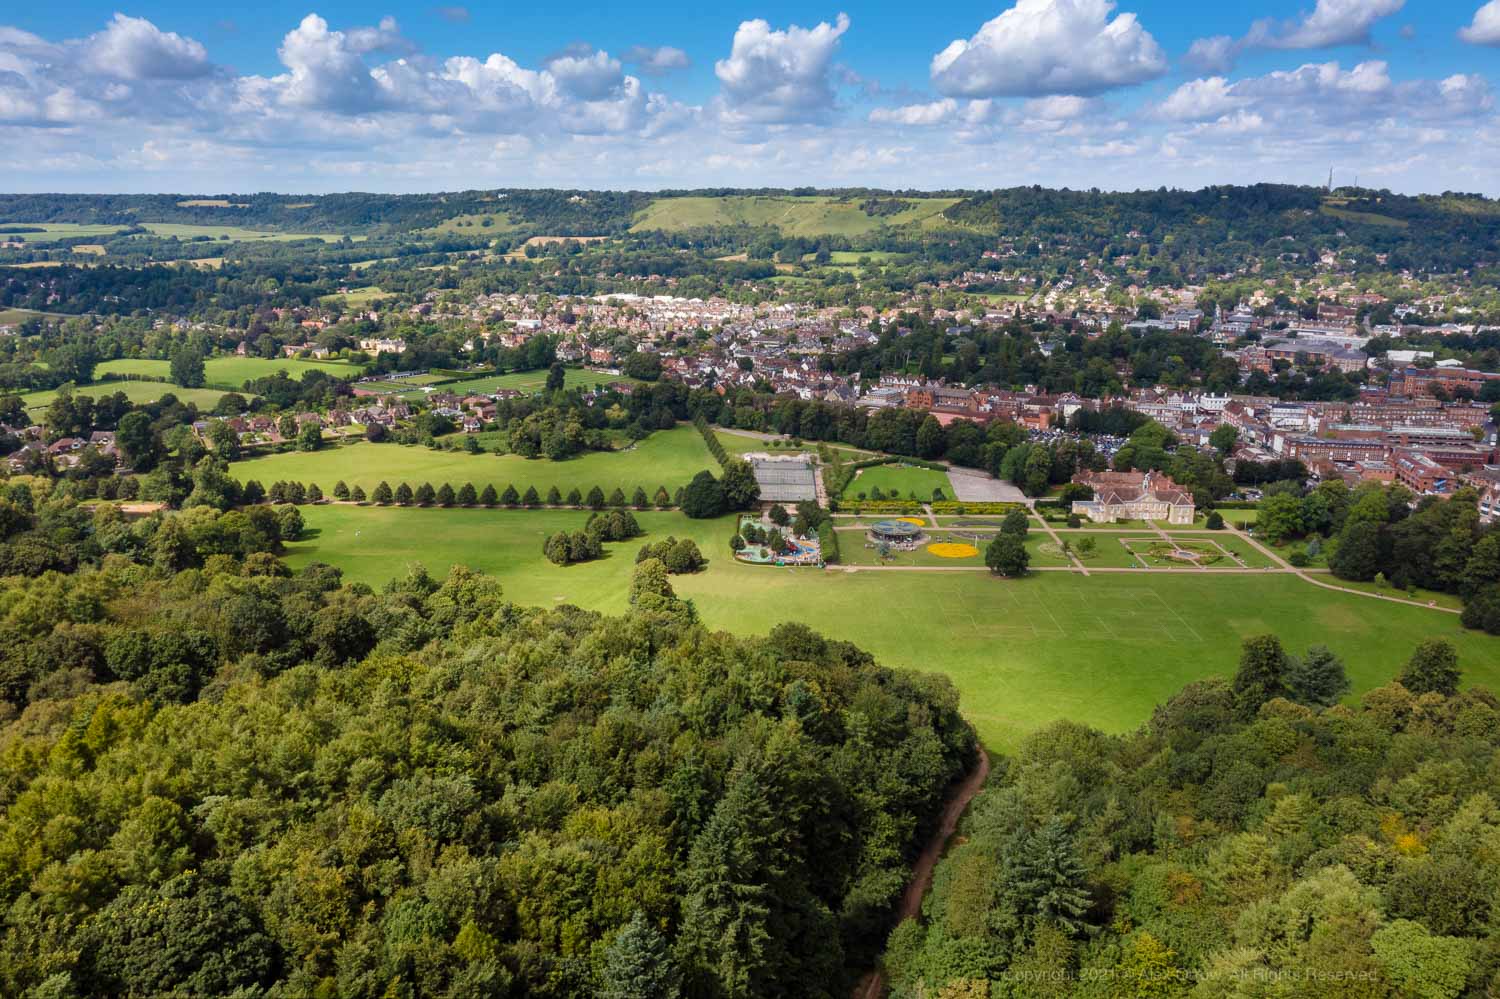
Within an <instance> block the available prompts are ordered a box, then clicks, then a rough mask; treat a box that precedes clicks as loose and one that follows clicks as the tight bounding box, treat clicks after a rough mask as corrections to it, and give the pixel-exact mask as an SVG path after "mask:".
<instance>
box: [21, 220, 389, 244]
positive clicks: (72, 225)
mask: <svg viewBox="0 0 1500 999" xmlns="http://www.w3.org/2000/svg"><path fill="white" fill-rule="evenodd" d="M0 225H25V226H30V225H35V226H36V227H37V228H39V229H42V230H44V231H43V232H24V233H16V234H13V235H12V236H11V238H13V239H14V238H17V237H19V238H20V239H21V240H23V241H24V242H27V243H36V244H42V243H55V242H57V241H58V240H59V239H75V238H77V237H79V236H97V237H109V236H113V235H115V234H116V233H119V232H123V231H124V230H126V229H128V228H129V226H124V225H95V224H92V223H88V224H84V223H76V222H24V221H21V220H19V219H11V220H9V221H8V222H4V223H0ZM141 227H142V228H143V229H146V230H147V231H149V232H150V233H151V234H152V235H154V236H176V237H177V238H178V239H192V238H194V237H196V236H207V237H208V238H209V239H220V238H221V237H224V236H227V237H229V241H230V242H235V241H240V242H250V241H255V240H270V241H273V242H290V241H292V240H297V239H321V240H323V242H325V243H336V242H338V241H339V240H341V239H343V238H344V237H343V235H342V234H339V233H306V232H303V233H297V232H268V231H265V230H262V229H246V228H245V227H244V226H238V225H194V224H189V223H176V222H143V223H141ZM350 238H351V239H353V240H354V241H355V242H359V241H361V240H363V239H364V238H365V237H364V236H351V237H350Z"/></svg>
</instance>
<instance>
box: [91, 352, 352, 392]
mask: <svg viewBox="0 0 1500 999" xmlns="http://www.w3.org/2000/svg"><path fill="white" fill-rule="evenodd" d="M361 370H363V369H362V368H360V367H359V366H357V365H353V364H347V363H345V362H343V361H304V360H300V359H298V358H274V359H273V358H265V357H211V358H209V359H208V360H207V361H205V362H204V364H203V373H204V376H205V378H206V379H207V380H208V386H209V387H210V388H216V389H225V390H233V391H239V390H240V387H241V386H242V385H244V384H245V382H247V381H253V380H254V379H257V378H267V377H269V376H271V375H274V374H275V373H276V372H278V371H285V372H286V373H287V374H288V375H290V376H291V377H293V378H301V377H302V375H303V373H304V372H308V371H322V372H326V373H327V374H329V375H332V376H333V377H335V378H347V377H349V376H350V375H357V374H359V373H360V371H361ZM171 374H172V363H171V362H170V361H158V360H152V359H149V358H122V359H119V360H114V361H105V362H104V363H103V364H100V365H99V366H98V368H96V369H95V371H94V377H96V378H100V377H103V376H104V375H152V376H154V377H158V378H168V377H170V376H171Z"/></svg>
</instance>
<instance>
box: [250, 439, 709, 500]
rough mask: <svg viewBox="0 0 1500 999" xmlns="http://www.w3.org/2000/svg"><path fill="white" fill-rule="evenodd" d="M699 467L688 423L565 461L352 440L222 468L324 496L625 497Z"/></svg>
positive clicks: (681, 478)
mask: <svg viewBox="0 0 1500 999" xmlns="http://www.w3.org/2000/svg"><path fill="white" fill-rule="evenodd" d="M705 469H707V470H709V471H712V472H714V473H715V474H718V471H719V465H718V462H716V461H714V459H713V456H712V455H710V454H709V453H708V448H707V447H705V446H704V444H703V438H702V437H700V436H699V435H698V431H697V430H695V429H693V428H692V427H689V426H681V427H677V428H676V429H674V430H659V431H657V432H656V433H654V434H652V435H651V436H650V437H648V438H646V439H645V440H643V441H640V442H639V443H637V444H636V445H635V447H633V448H631V449H629V450H626V451H591V452H585V453H584V454H582V455H579V456H578V457H576V458H569V459H567V460H566V461H548V460H546V459H544V458H522V457H520V456H518V455H514V454H506V455H495V454H477V455H475V454H468V453H466V452H463V451H434V450H432V449H431V448H425V447H415V446H413V447H407V446H403V445H400V444H369V443H356V444H348V445H344V446H342V447H329V448H324V449H323V450H321V451H312V452H308V451H289V452H286V453H283V454H272V455H266V456H264V457H258V458H252V459H250V460H248V461H240V462H236V463H235V464H234V465H233V466H232V467H231V470H230V474H232V475H233V476H234V477H235V478H237V479H239V480H240V481H242V482H243V481H245V480H247V479H257V480H259V481H260V482H261V484H263V485H266V486H269V485H270V484H271V483H272V482H275V481H277V480H279V479H285V480H288V481H292V480H295V481H297V482H302V483H304V484H305V483H309V482H316V483H317V484H318V485H319V486H321V487H322V488H323V491H324V492H325V493H327V492H329V491H331V490H332V488H333V486H334V484H335V483H337V482H338V481H339V480H341V479H342V480H343V481H344V482H346V483H347V484H348V485H349V486H350V487H353V486H355V485H359V486H362V487H364V490H365V492H367V493H368V492H371V491H372V490H374V488H375V487H376V486H377V485H378V484H379V483H381V482H386V483H389V484H390V487H391V488H392V489H395V488H396V487H397V486H398V485H399V484H400V483H402V482H405V483H407V484H408V485H410V486H411V487H412V488H413V489H416V488H417V487H418V486H420V485H421V484H422V483H424V482H429V483H431V484H432V486H433V488H438V487H440V486H441V485H442V484H443V483H445V482H446V483H448V484H449V485H451V486H453V488H454V489H457V488H459V487H460V486H462V485H463V484H464V483H465V482H472V483H473V484H474V487H475V488H476V489H483V488H484V487H485V486H486V485H493V486H494V487H495V488H496V489H497V490H504V489H505V487H506V486H508V485H513V486H515V487H516V490H517V491H518V492H521V493H524V492H525V491H526V487H527V486H535V487H536V490H537V492H538V493H540V494H541V495H542V496H546V494H547V490H548V489H550V488H551V487H552V486H556V487H557V488H558V489H559V490H560V491H562V493H563V494H564V495H566V494H567V493H568V491H569V490H571V489H575V488H576V489H578V490H579V491H581V492H583V493H585V494H587V492H588V491H589V489H591V488H592V487H594V486H598V487H600V488H601V489H603V490H604V492H605V493H606V494H608V493H609V492H610V491H611V490H613V489H615V488H616V487H619V488H621V489H623V490H624V491H625V494H626V496H630V495H631V494H632V493H633V492H634V491H635V487H636V486H640V487H642V488H644V489H645V490H646V493H647V494H648V495H654V494H655V492H656V489H657V487H658V486H666V487H667V490H668V491H669V492H675V491H676V489H677V487H678V486H685V485H687V483H688V481H689V480H691V479H692V477H693V476H694V475H696V474H697V473H698V472H701V471H704V470H705Z"/></svg>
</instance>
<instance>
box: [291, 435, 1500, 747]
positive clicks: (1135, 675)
mask: <svg viewBox="0 0 1500 999" xmlns="http://www.w3.org/2000/svg"><path fill="white" fill-rule="evenodd" d="M350 450H357V449H352V448H351V449H350ZM302 512H303V517H304V519H305V520H306V522H307V524H308V525H309V527H310V528H311V529H312V530H313V531H314V532H316V533H315V535H314V536H313V537H312V538H310V539H309V540H307V541H303V542H299V543H297V544H294V545H292V546H291V551H290V555H289V560H290V562H291V563H292V564H293V565H294V566H297V565H303V564H306V563H307V562H310V561H315V560H316V561H325V562H329V563H332V564H334V565H338V566H341V567H342V568H344V570H345V572H346V573H347V578H349V579H351V580H361V581H364V582H367V583H370V584H372V585H380V584H382V583H384V582H385V581H386V580H388V579H390V578H392V577H395V576H398V575H401V574H402V573H404V572H405V571H406V569H407V567H408V566H409V565H410V564H411V563H414V562H418V561H420V562H422V563H423V564H425V565H426V566H427V568H428V570H429V571H430V572H432V573H433V574H441V573H443V572H445V571H446V570H447V567H448V566H449V565H451V564H453V563H455V562H462V563H464V564H467V565H470V566H473V567H474V568H476V569H481V570H484V571H486V572H489V573H492V574H494V575H495V576H496V577H498V578H499V580H500V581H501V583H502V585H503V586H504V587H505V590H506V593H507V594H508V595H509V596H510V598H511V599H513V600H515V601H516V602H518V603H522V604H529V605H544V606H555V605H558V604H561V603H572V604H577V605H579V606H582V607H588V608H591V609H597V610H601V611H606V612H610V613H618V612H620V611H622V610H624V609H625V606H626V594H627V590H628V586H629V578H630V572H631V569H632V566H633V563H634V559H635V552H636V550H637V548H638V547H639V545H638V543H637V542H628V543H625V544H622V545H612V546H610V548H611V554H610V557H608V558H606V559H603V560H601V561H598V562H592V563H587V564H584V565H576V566H568V567H566V568H561V567H557V566H553V565H550V564H549V563H547V562H546V561H545V560H544V559H543V558H542V555H541V541H542V537H543V536H544V535H545V534H546V533H548V532H549V531H551V530H557V529H560V528H562V527H573V526H575V525H576V526H581V525H582V524H583V522H584V520H585V518H586V516H587V515H586V514H584V513H582V512H572V511H562V512H552V511H541V512H527V511H500V510H414V509H392V508H380V509H377V508H369V507H351V506H317V507H303V508H302ZM637 519H638V520H640V522H641V524H642V526H643V527H645V528H646V530H647V531H648V532H649V536H648V538H647V539H642V541H644V540H656V539H659V538H661V537H665V536H666V535H667V534H669V533H671V534H675V535H676V536H678V537H691V538H693V539H694V540H696V541H697V542H698V544H699V546H700V547H701V548H702V549H703V551H704V553H705V554H706V555H707V556H708V557H709V559H710V564H709V567H708V569H707V570H705V571H704V572H702V573H700V574H698V575H695V576H686V577H685V576H674V577H673V579H672V583H673V586H674V587H675V588H676V590H677V592H678V594H679V595H681V596H684V597H689V598H691V599H692V600H693V602H694V605H695V606H696V607H697V609H698V612H699V614H700V615H701V616H702V617H703V620H704V621H705V623H707V624H708V625H709V626H710V627H713V628H721V629H725V630H728V631H733V632H736V633H739V634H749V635H761V634H765V633H766V632H768V631H769V630H770V629H771V628H773V627H775V626H776V625H778V624H780V623H782V622H784V621H800V622H802V623H805V624H807V625H809V626H811V627H813V628H815V629H817V630H818V631H820V632H822V633H824V634H826V635H828V636H830V637H834V638H840V639H846V640H849V641H852V642H855V643H857V644H858V645H860V646H861V647H863V648H865V649H867V650H869V651H870V652H871V653H873V654H874V655H875V656H876V657H877V658H878V659H879V660H880V661H881V662H882V663H885V664H886V665H890V666H898V667H906V668H911V669H919V670H926V671H931V672H941V673H946V674H947V675H948V676H950V677H952V679H953V681H954V683H955V684H956V685H957V687H958V689H959V691H960V692H961V694H962V698H963V700H962V704H963V710H964V713H965V715H966V716H967V717H968V718H969V719H970V720H972V721H973V722H974V724H975V726H976V727H977V728H978V730H979V732H980V735H981V736H982V737H983V738H984V739H985V741H986V743H987V744H988V745H989V746H991V747H992V748H995V749H1001V750H1005V749H1013V748H1014V747H1015V745H1016V743H1017V742H1018V741H1019V740H1020V738H1021V737H1023V736H1024V735H1025V734H1026V733H1028V732H1030V731H1033V730H1034V729H1036V728H1037V727H1038V726H1040V725H1043V724H1046V723H1048V722H1050V721H1053V720H1056V719H1059V718H1070V719H1074V720H1076V721H1080V722H1084V723H1086V724H1090V725H1095V726H1098V727H1100V728H1103V729H1105V730H1107V731H1111V732H1122V731H1127V730H1129V729H1132V728H1134V727H1136V726H1137V725H1140V724H1141V723H1143V722H1144V721H1145V720H1146V719H1147V718H1148V717H1149V716H1150V713H1151V710H1152V708H1153V707H1154V706H1155V705H1157V704H1158V703H1160V702H1161V701H1162V700H1164V699H1165V698H1167V697H1169V696H1171V695H1172V694H1173V693H1175V692H1176V691H1177V690H1179V689H1180V688H1181V687H1182V686H1183V685H1184V684H1185V683H1188V682H1189V681H1191V680H1195V679H1201V678H1203V677H1208V676H1227V675H1229V674H1231V673H1232V672H1233V671H1234V668H1235V662H1236V659H1237V656H1238V653H1239V645H1240V642H1241V640H1243V639H1244V638H1246V637H1249V636H1251V635H1258V634H1264V633H1267V632H1275V633H1276V634H1278V635H1280V636H1281V638H1282V640H1283V642H1285V644H1286V646H1287V648H1289V649H1291V650H1293V651H1299V652H1300V651H1301V650H1303V649H1305V648H1306V647H1307V646H1309V645H1312V644H1315V643H1320V642H1321V643H1324V644H1326V645H1328V646H1329V647H1330V648H1332V649H1333V650H1334V651H1335V652H1337V653H1338V654H1339V655H1341V656H1343V657H1344V658H1345V660H1346V662H1347V663H1348V665H1349V670H1350V675H1351V678H1352V679H1353V680H1354V683H1355V694H1356V695H1357V694H1359V693H1361V692H1363V691H1365V690H1368V689H1370V688H1371V687H1374V686H1378V685H1380V684H1383V683H1385V682H1387V681H1388V680H1390V679H1391V677H1393V676H1394V675H1395V674H1396V673H1397V672H1398V671H1399V669H1400V667H1401V664H1402V663H1403V662H1404V661H1405V659H1406V658H1407V656H1409V655H1410V653H1411V650H1412V649H1413V648H1414V647H1415V646H1416V644H1417V643H1418V642H1419V641H1421V640H1423V639H1425V638H1446V639H1449V640H1451V641H1452V642H1453V643H1454V644H1455V646H1456V647H1457V648H1458V650H1459V659H1460V664H1461V665H1462V667H1463V668H1464V670H1465V676H1466V678H1467V679H1468V680H1469V681H1472V682H1477V683H1484V684H1486V685H1488V686H1490V687H1492V688H1495V687H1500V641H1497V640H1496V639H1494V638H1491V637H1488V636H1486V635H1483V634H1479V633H1476V632H1469V631H1464V630H1463V629H1462V628H1461V627H1460V626H1459V622H1458V618H1457V616H1455V615H1452V614H1445V613H1441V612H1438V611H1432V610H1427V609H1424V608H1419V607H1408V606H1404V605H1400V604H1392V603H1388V602H1385V601H1377V600H1372V599H1370V598H1368V597H1361V596H1356V595H1354V594H1344V593H1335V592H1332V591H1328V590H1324V589H1320V588H1318V587H1316V586H1313V585H1311V584H1309V583H1306V582H1304V581H1302V580H1300V579H1298V578H1296V577H1295V576H1291V575H1285V574H1277V575H1272V574H1267V575H1264V576H1258V575H1240V574H1227V573H1226V574H1214V573H1206V572H1205V573H1184V574H1167V573H1160V574H1142V575H1094V576H1090V577H1083V576H1080V575H1078V574H1077V573H1068V572H1042V573H1036V574H1034V575H1032V576H1030V577H1028V578H1026V579H1022V580H1001V579H997V578H994V577H992V576H990V575H988V574H987V573H978V572H951V573H950V572H839V571H836V570H834V571H828V572H820V571H818V570H810V569H776V568H768V567H759V566H747V565H742V564H739V563H736V562H734V561H733V560H732V559H730V558H729V557H728V545H727V538H728V536H729V533H730V531H731V528H732V520H730V519H728V518H726V519H721V520H717V521H693V520H689V519H687V518H686V517H683V516H681V515H680V514H677V513H640V514H637ZM356 532H358V533H357V535H356ZM848 533H849V532H845V535H847V534H848ZM1037 533H1038V532H1033V535H1035V534H1037ZM845 535H841V540H843V538H844V537H845ZM856 537H857V535H856ZM1039 543H1040V542H1039ZM847 545H848V542H847V541H845V542H844V546H845V547H847Z"/></svg>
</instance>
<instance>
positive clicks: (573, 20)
mask: <svg viewBox="0 0 1500 999" xmlns="http://www.w3.org/2000/svg"><path fill="white" fill-rule="evenodd" d="M1496 85H1500V0H1489V2H1484V0H1292V2H1281V0H1274V2H1273V0H1266V2H1262V3H1257V4H1254V5H1233V4H1214V5H1205V4H1202V3H1196V2H1185V0H1119V2H1112V0H998V2H990V3H972V2H961V3H942V4H932V5H929V6H928V7H927V8H926V9H920V10H914V9H913V6H912V5H910V4H904V5H897V4H894V3H863V4H858V3H855V4H843V5H833V6H826V7H814V6H808V5H806V4H792V3H783V2H774V3H733V4H729V5H723V6H714V5H705V4H692V5H689V4H685V3H670V4H654V5H648V6H645V7H640V6H628V7H627V6H625V5H620V4H617V3H595V2H587V3H571V4H556V3H554V4H526V5H509V4H507V5H504V6H481V5H478V4H476V5H474V6H472V7H464V6H459V5H456V4H448V5H445V4H442V3H438V4H428V3H413V2H410V0H407V2H396V3H388V4H384V5H381V6H372V5H370V4H367V3H362V4H353V3H335V4H326V3H319V4H308V3H307V2H305V0H304V2H299V3H288V2H284V0H272V2H269V3H262V4H258V5H256V6H255V7H254V8H253V9H247V8H242V9H239V10H234V11H233V12H227V11H226V10H225V9H224V8H222V7H215V6H211V5H205V4H187V3H181V2H166V3H164V2H154V3H142V4H138V5H135V6H132V7H129V8H120V7H117V6H115V5H114V4H109V3H105V4H98V3H79V2H66V3H59V4H50V5H48V4H33V5H28V6H26V7H25V8H24V9H12V10H11V11H10V12H8V13H7V12H0V177H3V178H5V179H4V180H0V186H3V187H6V188H7V189H21V190H124V191H161V190H170V191H193V192H198V193H227V192H231V191H244V190H289V191H291V190H297V191H310V192H311V191H329V190H348V189H361V190H378V191H406V190H437V189H452V188H459V187H491V186H512V185H515V186H533V185H535V186H567V187H575V186H576V187H629V188H660V187H700V186H721V185H733V186H762V185H804V184H807V185H817V186H841V185H854V184H869V185H877V186H889V187H917V188H941V187H993V186H1002V185H1008V184H1017V183H1026V184H1030V183H1038V184H1046V185H1054V186H1057V185H1064V184H1066V185H1069V186H1075V187H1077V186H1099V187H1108V188H1132V187H1142V186H1148V187H1154V186H1158V185H1162V184H1167V185H1177V186H1188V187H1194V186H1201V185H1203V184H1208V183H1220V182H1235V183H1244V182H1252V181H1256V180H1276V181H1296V182H1309V181H1314V180H1317V179H1319V178H1321V177H1325V176H1326V174H1327V171H1328V168H1329V167H1330V166H1333V167H1334V168H1335V170H1336V171H1337V172H1338V175H1339V176H1340V177H1342V178H1344V179H1346V180H1352V179H1353V177H1354V176H1355V175H1358V176H1359V178H1360V180H1361V181H1362V182H1364V183H1365V184H1367V185H1370V186H1384V187H1390V188H1393V189H1397V190H1403V191H1422V190H1444V189H1460V190H1470V191H1474V190H1478V191H1484V192H1486V193H1489V194H1495V195H1500V169H1496V168H1495V167H1494V166H1493V165H1492V164H1494V163H1495V162H1496V159H1497V157H1496V153H1497V152H1500V119H1497V110H1496V98H1495V95H1494V87H1495V86H1496Z"/></svg>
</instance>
